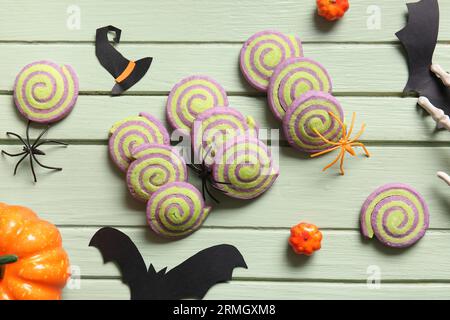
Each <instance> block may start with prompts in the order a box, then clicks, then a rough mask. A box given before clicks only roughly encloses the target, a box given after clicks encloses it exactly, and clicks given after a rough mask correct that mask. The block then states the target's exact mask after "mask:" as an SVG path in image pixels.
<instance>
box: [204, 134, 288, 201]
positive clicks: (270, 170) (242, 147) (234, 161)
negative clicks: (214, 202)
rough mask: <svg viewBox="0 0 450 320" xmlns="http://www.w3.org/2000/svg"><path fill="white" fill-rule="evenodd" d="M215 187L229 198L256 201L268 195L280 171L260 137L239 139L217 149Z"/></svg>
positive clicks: (241, 137)
mask: <svg viewBox="0 0 450 320" xmlns="http://www.w3.org/2000/svg"><path fill="white" fill-rule="evenodd" d="M211 169H212V175H213V178H214V180H215V181H218V182H220V184H219V183H217V184H216V185H215V187H216V188H217V189H219V190H222V191H223V192H224V193H225V194H226V195H227V196H230V197H232V198H237V199H253V198H256V197H258V196H259V195H261V194H263V193H264V192H266V191H267V190H268V189H269V188H270V187H271V186H272V185H273V183H274V182H275V180H276V179H277V177H278V174H279V171H278V168H277V167H276V166H275V164H274V162H273V160H272V157H271V153H270V150H269V149H268V148H267V146H266V145H265V144H264V143H263V142H262V141H260V140H258V138H256V137H250V136H237V137H234V138H231V139H229V140H227V141H226V142H225V143H224V144H223V145H222V146H221V147H220V148H217V151H216V155H215V156H214V162H213V164H212V166H211Z"/></svg>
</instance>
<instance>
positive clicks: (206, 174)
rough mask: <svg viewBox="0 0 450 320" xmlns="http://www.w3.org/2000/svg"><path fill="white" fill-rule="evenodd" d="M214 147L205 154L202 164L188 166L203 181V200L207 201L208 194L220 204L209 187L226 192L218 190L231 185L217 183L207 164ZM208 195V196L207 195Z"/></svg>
mask: <svg viewBox="0 0 450 320" xmlns="http://www.w3.org/2000/svg"><path fill="white" fill-rule="evenodd" d="M212 148H213V146H210V147H209V149H207V151H206V152H205V155H204V156H203V159H202V162H201V163H200V164H196V163H190V164H188V165H187V166H188V167H189V168H190V169H191V170H192V171H194V173H195V174H196V175H197V176H198V177H199V178H200V179H201V180H202V196H203V200H205V201H206V194H208V196H209V197H210V198H211V199H212V200H213V201H214V202H215V203H220V201H219V200H217V198H216V197H215V196H214V195H213V194H212V193H211V191H210V190H209V187H208V185H210V186H211V187H212V188H213V189H215V190H218V191H221V192H224V191H222V190H220V189H218V188H217V185H219V184H229V183H228V182H222V181H216V180H215V179H214V178H213V176H212V174H213V173H212V169H211V167H210V165H209V164H206V158H207V157H208V156H209V155H210V153H211V150H212ZM205 193H206V194H205Z"/></svg>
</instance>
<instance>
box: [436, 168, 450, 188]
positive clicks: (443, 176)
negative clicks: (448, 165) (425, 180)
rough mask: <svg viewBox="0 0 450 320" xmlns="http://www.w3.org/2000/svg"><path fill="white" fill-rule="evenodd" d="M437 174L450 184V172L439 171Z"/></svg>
mask: <svg viewBox="0 0 450 320" xmlns="http://www.w3.org/2000/svg"><path fill="white" fill-rule="evenodd" d="M437 176H438V177H439V178H441V179H442V180H443V181H444V182H446V183H447V184H448V185H449V186H450V176H449V175H448V174H446V173H445V172H442V171H439V172H438V173H437Z"/></svg>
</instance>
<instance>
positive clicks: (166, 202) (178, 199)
mask: <svg viewBox="0 0 450 320" xmlns="http://www.w3.org/2000/svg"><path fill="white" fill-rule="evenodd" d="M210 211H211V207H208V206H206V205H205V203H204V201H203V198H202V195H201V194H200V192H199V191H198V190H197V189H196V188H195V187H194V186H193V185H191V184H189V183H187V182H170V183H167V184H165V185H164V186H162V187H161V188H159V189H158V190H157V191H156V192H154V193H153V194H152V196H151V197H150V200H149V201H148V203H147V221H148V224H149V226H150V228H151V229H152V230H153V231H154V232H155V233H156V234H157V235H159V236H162V237H166V238H178V237H184V236H187V235H189V234H191V233H192V232H194V231H196V230H197V229H198V228H200V227H201V226H202V224H203V222H204V221H205V219H206V218H207V216H208V215H209V213H210Z"/></svg>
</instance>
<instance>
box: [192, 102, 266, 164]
mask: <svg viewBox="0 0 450 320" xmlns="http://www.w3.org/2000/svg"><path fill="white" fill-rule="evenodd" d="M258 130H259V128H258V126H257V124H256V122H255V120H254V119H253V118H252V117H250V116H247V117H244V116H243V115H242V113H240V112H239V111H237V110H236V109H233V108H231V107H217V108H212V109H209V110H206V111H204V112H202V113H201V114H199V115H198V117H197V119H196V120H195V121H194V124H193V126H192V130H191V139H192V147H193V150H194V155H195V156H196V157H199V159H200V160H203V159H206V158H210V157H213V156H214V154H215V149H216V147H218V146H220V145H221V144H222V143H224V142H225V141H227V140H228V139H230V138H233V137H236V136H243V135H247V136H252V137H257V136H258ZM206 162H209V161H206Z"/></svg>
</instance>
